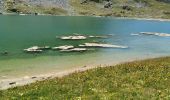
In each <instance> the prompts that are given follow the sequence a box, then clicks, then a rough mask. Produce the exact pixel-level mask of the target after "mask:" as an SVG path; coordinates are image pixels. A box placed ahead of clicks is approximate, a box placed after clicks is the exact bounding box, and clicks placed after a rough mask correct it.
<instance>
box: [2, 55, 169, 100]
mask: <svg viewBox="0 0 170 100" xmlns="http://www.w3.org/2000/svg"><path fill="white" fill-rule="evenodd" d="M169 84H170V57H164V58H156V59H148V60H144V61H134V62H129V63H124V64H119V65H116V66H108V67H105V68H101V67H99V68H96V69H91V70H87V71H85V72H76V73H73V74H71V75H69V76H64V77H62V78H55V79H49V80H45V81H41V82H36V83H33V84H30V85H26V86H22V87H15V88H12V89H8V90H3V91H0V100H12V99H13V100H18V99H21V100H22V99H27V100H37V99H39V100H54V99H55V100H67V99H73V100H81V99H82V100H99V99H101V100H110V99H113V100H120V99H122V100H125V99H127V100H132V99H135V100H140V99H142V100H145V99H146V100H148V99H149V100H169V99H170V85H169Z"/></svg>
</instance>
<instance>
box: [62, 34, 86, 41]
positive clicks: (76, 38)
mask: <svg viewBox="0 0 170 100" xmlns="http://www.w3.org/2000/svg"><path fill="white" fill-rule="evenodd" d="M60 39H62V40H85V39H87V37H86V36H82V35H78V36H62V37H60Z"/></svg>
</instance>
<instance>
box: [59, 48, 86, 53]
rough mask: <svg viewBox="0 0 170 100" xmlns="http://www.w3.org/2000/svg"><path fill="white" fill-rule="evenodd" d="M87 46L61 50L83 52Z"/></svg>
mask: <svg viewBox="0 0 170 100" xmlns="http://www.w3.org/2000/svg"><path fill="white" fill-rule="evenodd" d="M87 50H88V49H87V48H73V49H68V50H60V51H65V52H82V51H87Z"/></svg>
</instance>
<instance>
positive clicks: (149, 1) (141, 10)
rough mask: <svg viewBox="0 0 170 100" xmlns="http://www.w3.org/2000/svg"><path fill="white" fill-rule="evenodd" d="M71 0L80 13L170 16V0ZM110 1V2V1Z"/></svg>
mask: <svg viewBox="0 0 170 100" xmlns="http://www.w3.org/2000/svg"><path fill="white" fill-rule="evenodd" d="M85 1H86V2H83V3H82V1H81V0H71V1H70V2H71V4H72V6H73V7H74V8H75V10H76V11H77V12H78V13H79V14H80V15H95V16H115V17H140V18H165V19H166V18H170V14H169V13H170V12H169V9H170V1H169V0H85ZM108 1H109V2H108Z"/></svg>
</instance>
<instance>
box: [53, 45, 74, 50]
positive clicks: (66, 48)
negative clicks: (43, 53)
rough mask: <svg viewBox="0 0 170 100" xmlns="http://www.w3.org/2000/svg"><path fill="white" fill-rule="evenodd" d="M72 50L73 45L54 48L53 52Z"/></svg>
mask: <svg viewBox="0 0 170 100" xmlns="http://www.w3.org/2000/svg"><path fill="white" fill-rule="evenodd" d="M72 48H74V46H72V45H63V46H58V47H53V48H52V49H53V50H57V49H60V50H68V49H72Z"/></svg>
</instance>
